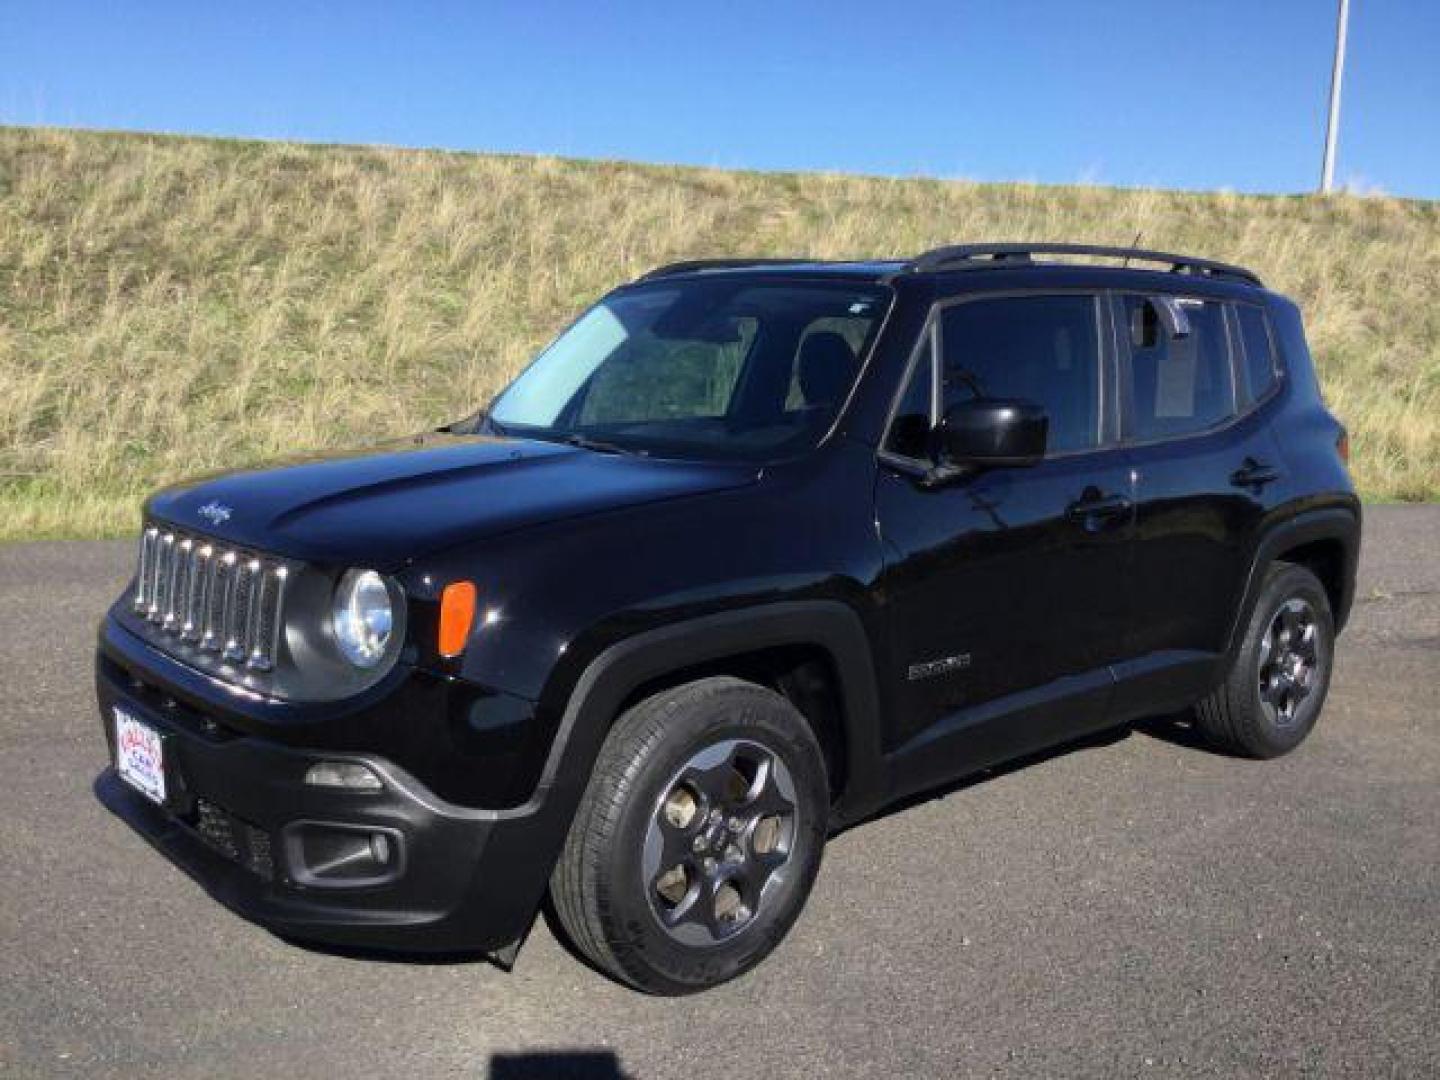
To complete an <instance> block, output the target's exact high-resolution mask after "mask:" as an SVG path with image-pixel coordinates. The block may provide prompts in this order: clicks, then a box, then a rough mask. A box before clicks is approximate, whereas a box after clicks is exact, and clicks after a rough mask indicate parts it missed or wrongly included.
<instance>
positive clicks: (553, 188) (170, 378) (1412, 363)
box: [0, 129, 1440, 538]
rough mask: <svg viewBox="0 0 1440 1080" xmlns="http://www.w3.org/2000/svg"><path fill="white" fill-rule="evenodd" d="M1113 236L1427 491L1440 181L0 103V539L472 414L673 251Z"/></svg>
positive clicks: (44, 531)
mask: <svg viewBox="0 0 1440 1080" xmlns="http://www.w3.org/2000/svg"><path fill="white" fill-rule="evenodd" d="M1137 232H1141V233H1143V234H1144V240H1145V243H1146V244H1147V245H1149V246H1154V247H1162V248H1173V249H1176V250H1180V251H1191V252H1196V253H1200V254H1206V255H1211V256H1213V257H1218V258H1224V259H1229V260H1234V261H1238V262H1243V263H1246V264H1249V265H1251V266H1254V267H1255V268H1256V269H1257V270H1258V271H1259V272H1260V273H1261V274H1262V275H1263V276H1264V277H1265V278H1266V279H1267V280H1268V281H1269V282H1272V283H1273V284H1274V286H1275V287H1277V288H1279V289H1281V290H1283V291H1285V292H1287V293H1289V294H1290V295H1291V296H1293V297H1295V298H1296V299H1297V300H1299V302H1300V303H1301V304H1302V305H1303V307H1304V309H1305V312H1306V316H1307V319H1308V323H1309V328H1310V333H1311V339H1312V344H1313V346H1314V348H1315V351H1316V355H1317V357H1318V361H1319V365H1320V368H1321V373H1322V377H1323V379H1324V382H1325V386H1326V391H1327V394H1328V397H1329V400H1330V403H1331V406H1332V407H1333V408H1334V409H1335V411H1336V412H1337V413H1338V414H1339V415H1340V416H1341V417H1342V418H1343V419H1344V420H1345V421H1346V423H1347V424H1349V426H1350V428H1351V431H1352V445H1353V455H1354V457H1353V466H1354V470H1355V474H1356V477H1357V479H1358V481H1359V483H1360V485H1361V487H1362V489H1363V491H1364V493H1365V495H1366V496H1367V497H1369V498H1371V499H1412V500H1414V499H1429V498H1435V497H1436V496H1437V495H1440V304H1437V303H1436V300H1435V298H1436V297H1437V296H1440V205H1437V204H1432V203H1423V202H1406V201H1401V200H1395V199H1378V198H1363V199H1362V198H1355V197H1349V196H1344V197H1337V198H1331V199H1324V200H1322V199H1315V198H1255V197H1243V196H1237V195H1233V194H1223V193H1222V194H1216V195H1187V194H1179V193H1170V192H1161V191H1113V190H1104V189H1096V188H1085V187H1040V186H1037V185H1031V184H971V183H955V182H941V181H931V180H884V179H866V178H856V177H842V176H822V175H782V174H755V173H735V172H721V171H717V170H709V169H682V168H655V167H644V166H634V165H619V164H604V163H581V162H573V161H560V160H555V159H551V158H518V157H493V156H476V155H469V154H447V153H435V152H415V151H399V150H383V149H352V148H336V147H318V146H303V147H302V146H293V145H285V144H261V143H248V142H228V141H209V140H197V139H181V138H169V137H150V136H134V135H110V134H92V133H78V132H62V131H50V130H16V129H0V380H3V381H0V386H3V393H0V538H16V537H27V536H74V535H96V534H107V533H116V532H124V531H127V530H129V529H130V528H132V527H133V525H134V522H135V519H136V507H137V504H138V502H139V500H140V499H141V498H142V497H143V495H144V494H145V493H146V492H147V491H148V490H150V489H151V488H153V487H154V486H156V485H157V484H158V483H160V482H163V481H165V480H168V479H172V478H177V477H181V476H184V475H187V474H191V473H195V472H200V471H205V470H212V469H221V468H227V467H232V466H236V465H240V464H245V463H250V462H255V461H259V460H262V459H264V458H267V457H271V456H274V455H278V454H282V453H290V452H293V451H295V450H296V449H299V448H312V447H327V446H336V445H346V444H350V445H353V444H359V443H364V442H368V441H370V440H373V439H376V438H379V437H381V436H387V435H392V434H397V433H403V432H409V431H413V430H418V429H420V428H422V427H425V426H427V425H434V424H436V423H438V422H442V421H444V420H446V419H452V418H455V417H457V416H459V415H462V414H464V413H467V412H469V411H471V409H472V408H473V407H474V406H475V405H476V404H477V403H479V402H481V401H482V400H483V399H485V398H486V397H487V396H488V395H489V394H490V393H491V392H492V391H493V390H495V389H496V388H498V387H499V386H500V385H501V384H502V383H503V382H504V381H505V380H506V378H507V377H508V376H509V375H511V374H512V373H513V372H514V371H515V370H516V368H517V366H518V365H520V364H521V363H522V362H523V361H524V359H525V358H526V357H527V356H528V355H529V354H530V353H531V352H532V351H533V350H534V349H535V348H536V347H537V346H538V345H539V344H541V343H543V342H544V341H545V340H546V339H547V338H548V337H549V336H550V335H551V334H553V333H554V332H555V331H556V329H557V328H558V327H559V326H561V325H562V324H563V323H564V322H565V321H566V320H567V319H568V318H569V317H571V316H572V315H573V314H574V313H575V312H576V311H577V309H579V308H580V307H581V306H582V305H584V304H586V303H587V302H588V301H589V300H590V299H592V298H593V297H595V296H596V295H597V294H599V293H600V292H602V291H604V290H605V289H606V288H608V287H610V286H611V285H613V284H614V283H616V282H617V281H620V280H622V279H624V278H627V277H629V276H632V275H634V274H636V273H638V272H639V271H641V270H643V269H645V268H647V267H649V266H651V265H653V264H655V263H658V262H662V261H664V260H667V259H673V258H679V257H685V256H709V255H724V254H737V253H743V254H754V255H766V254H794V253H797V252H801V253H809V254H813V255H817V256H845V255H857V254H865V255H885V254H902V253H912V252H915V251H918V250H920V249H923V248H925V247H927V246H930V245H933V244H936V243H941V242H946V241H955V240H960V239H1041V238H1043V239H1066V240H1077V241H1094V242H1110V243H1128V242H1130V241H1131V240H1133V238H1134V236H1135V234H1136V233H1137Z"/></svg>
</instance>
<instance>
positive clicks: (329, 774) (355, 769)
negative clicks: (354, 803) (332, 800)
mask: <svg viewBox="0 0 1440 1080" xmlns="http://www.w3.org/2000/svg"><path fill="white" fill-rule="evenodd" d="M305 783H307V784H309V785H311V786H312V787H333V788H346V789H348V790H350V791H379V790H380V789H381V788H383V787H384V786H385V785H384V784H382V783H381V782H380V777H378V776H376V775H375V774H374V773H373V772H371V771H370V770H369V769H368V768H366V767H365V766H364V765H361V764H359V763H357V762H354V761H318V762H316V763H315V764H314V765H311V766H310V768H309V769H307V770H306V772H305Z"/></svg>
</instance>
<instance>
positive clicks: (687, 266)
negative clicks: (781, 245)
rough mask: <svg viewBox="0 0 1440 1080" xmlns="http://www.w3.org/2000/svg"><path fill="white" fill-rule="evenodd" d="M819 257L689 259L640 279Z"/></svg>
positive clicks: (803, 262)
mask: <svg viewBox="0 0 1440 1080" xmlns="http://www.w3.org/2000/svg"><path fill="white" fill-rule="evenodd" d="M819 261H820V260H818V259H806V258H799V257H797V258H793V259H687V260H685V261H684V262H673V263H666V264H665V265H664V266H657V267H655V269H654V270H650V271H648V272H646V273H644V274H641V275H640V277H639V279H638V280H640V281H649V280H650V279H651V278H658V277H669V276H670V275H671V274H687V273H690V272H691V271H693V270H739V269H742V268H744V267H746V266H806V265H809V264H812V263H816V262H819Z"/></svg>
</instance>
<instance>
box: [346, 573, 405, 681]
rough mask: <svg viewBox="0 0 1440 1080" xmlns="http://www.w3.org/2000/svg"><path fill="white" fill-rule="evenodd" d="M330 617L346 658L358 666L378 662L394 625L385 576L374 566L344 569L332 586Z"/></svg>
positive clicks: (383, 653)
mask: <svg viewBox="0 0 1440 1080" xmlns="http://www.w3.org/2000/svg"><path fill="white" fill-rule="evenodd" d="M330 619H331V623H332V625H333V626H334V628H335V641H336V643H337V644H339V646H340V653H341V655H343V656H344V657H345V659H346V660H349V661H350V663H352V664H354V665H355V666H356V667H358V668H372V667H374V666H375V665H376V664H378V663H380V661H381V660H383V659H384V658H385V651H386V648H387V646H388V645H389V644H390V634H391V632H392V631H393V630H394V627H395V612H394V608H393V607H392V605H391V603H390V590H389V589H387V588H386V587H385V579H384V578H382V577H381V576H380V575H379V574H377V573H376V572H375V571H374V570H347V571H346V572H345V576H344V577H342V578H341V579H340V584H339V585H338V586H336V589H335V602H334V606H333V607H332V608H331V614H330Z"/></svg>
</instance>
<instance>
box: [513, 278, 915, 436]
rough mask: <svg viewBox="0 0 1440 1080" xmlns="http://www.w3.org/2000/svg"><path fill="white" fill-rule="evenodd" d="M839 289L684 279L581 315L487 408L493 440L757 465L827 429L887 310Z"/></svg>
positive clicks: (880, 294)
mask: <svg viewBox="0 0 1440 1080" xmlns="http://www.w3.org/2000/svg"><path fill="white" fill-rule="evenodd" d="M889 299H890V290H889V289H888V288H887V287H884V286H879V285H869V284H860V285H857V284H855V283H853V282H795V281H793V280H792V281H776V282H757V281H755V280H754V279H750V280H749V281H746V280H737V279H734V278H731V279H728V280H727V279H724V278H708V279H690V280H687V281H672V282H664V283H659V282H657V283H655V284H647V285H639V286H634V287H631V288H626V289H623V290H620V291H618V292H615V293H613V294H611V295H610V296H608V297H606V298H605V299H604V300H602V301H601V302H600V303H598V304H596V305H595V306H594V307H593V308H591V309H590V310H589V311H588V312H586V313H585V314H584V315H583V316H582V317H581V318H580V319H579V320H578V321H577V322H576V323H575V324H574V325H572V326H571V327H570V329H568V330H567V331H565V333H563V334H561V335H560V337H559V338H557V339H556V341H555V342H554V343H553V344H552V345H551V346H550V347H549V348H548V349H546V350H545V351H544V352H543V353H541V354H540V355H539V357H537V358H536V360H535V362H534V363H532V364H531V365H530V366H529V367H528V368H527V369H526V370H525V371H524V372H523V373H522V374H521V375H520V377H519V378H517V379H516V380H515V381H514V382H513V383H511V384H510V386H509V388H508V389H506V390H505V391H504V392H503V393H501V395H500V396H499V397H498V398H497V399H496V400H495V402H494V404H493V405H492V406H491V409H490V412H489V425H490V427H491V428H493V429H494V430H496V431H499V432H501V433H513V434H516V435H525V436H531V437H537V438H551V439H565V440H569V441H574V442H578V443H581V444H587V443H588V444H591V445H593V446H596V447H597V448H603V449H608V450H618V451H632V452H636V453H653V454H659V455H673V456H679V457H717V458H738V459H742V460H764V459H770V458H776V457H781V456H785V455H788V454H793V453H795V452H797V451H800V450H804V449H808V448H810V447H812V446H814V445H815V444H816V443H817V442H818V441H819V439H820V438H821V436H823V435H824V433H825V432H826V431H827V430H828V429H829V427H830V424H831V422H832V421H833V420H834V418H835V414H836V412H837V410H838V409H839V408H840V406H841V405H842V404H843V403H844V401H845V398H846V396H847V395H848V394H849V392H850V387H851V385H852V384H853V383H854V381H855V377H856V375H857V374H858V373H859V370H860V361H861V359H862V358H863V356H864V355H865V352H866V350H867V349H868V348H869V347H870V342H871V339H872V338H873V337H874V335H875V333H876V332H877V330H878V329H879V326H880V321H881V319H882V318H883V317H884V314H885V309H886V308H887V307H888V304H889Z"/></svg>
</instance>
